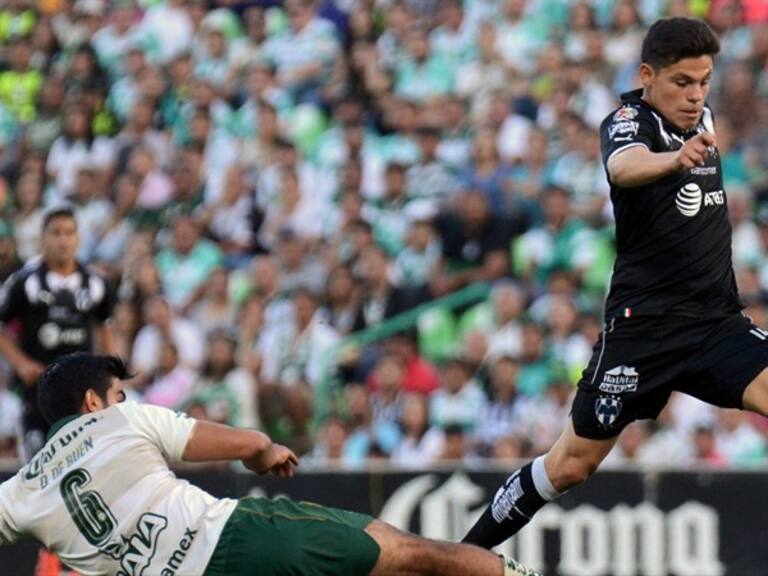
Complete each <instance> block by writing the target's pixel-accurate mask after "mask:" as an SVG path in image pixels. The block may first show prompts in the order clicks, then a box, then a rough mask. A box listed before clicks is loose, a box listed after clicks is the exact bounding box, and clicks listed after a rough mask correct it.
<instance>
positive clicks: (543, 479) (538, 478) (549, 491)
mask: <svg viewBox="0 0 768 576" xmlns="http://www.w3.org/2000/svg"><path fill="white" fill-rule="evenodd" d="M531 476H532V477H533V485H534V486H535V487H536V492H538V493H539V495H540V496H541V497H542V498H544V500H547V501H549V500H554V499H555V498H557V497H558V496H562V492H558V491H557V490H555V487H554V486H552V482H550V481H549V476H547V469H546V467H545V466H544V456H539V457H538V458H536V460H534V461H533V464H532V465H531Z"/></svg>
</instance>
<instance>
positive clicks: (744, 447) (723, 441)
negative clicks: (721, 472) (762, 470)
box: [716, 410, 766, 466]
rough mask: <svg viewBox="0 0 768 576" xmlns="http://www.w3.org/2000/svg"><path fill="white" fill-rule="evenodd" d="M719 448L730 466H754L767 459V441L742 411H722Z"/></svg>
mask: <svg viewBox="0 0 768 576" xmlns="http://www.w3.org/2000/svg"><path fill="white" fill-rule="evenodd" d="M719 423H720V426H719V427H718V429H717V432H716V436H717V448H718V450H719V452H720V453H721V454H722V455H723V457H724V458H725V460H726V461H727V462H728V464H731V465H735V466H744V465H749V466H753V465H755V464H757V463H759V462H761V461H762V460H763V459H764V458H765V450H766V445H765V439H764V438H763V437H762V436H761V434H760V433H759V432H758V431H757V430H755V428H754V426H753V425H752V424H751V422H750V419H749V418H747V416H746V414H745V413H744V412H742V411H740V410H721V411H720V413H719Z"/></svg>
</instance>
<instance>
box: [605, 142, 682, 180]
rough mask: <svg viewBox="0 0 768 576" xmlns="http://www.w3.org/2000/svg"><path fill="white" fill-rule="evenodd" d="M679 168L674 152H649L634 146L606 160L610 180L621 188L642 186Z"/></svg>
mask: <svg viewBox="0 0 768 576" xmlns="http://www.w3.org/2000/svg"><path fill="white" fill-rule="evenodd" d="M679 169H680V164H679V162H678V160H677V153H676V152H659V153H657V152H651V151H650V150H648V149H647V148H643V147H640V146H636V147H634V148H630V149H628V150H626V151H624V152H620V153H619V154H616V155H615V156H613V157H612V158H611V159H610V160H609V161H608V175H609V177H610V180H611V182H613V184H615V185H616V186H620V187H622V188H634V187H637V186H644V185H645V184H650V183H651V182H655V181H656V180H659V179H661V178H663V177H664V176H666V175H668V174H671V173H672V172H675V171H677V170H679Z"/></svg>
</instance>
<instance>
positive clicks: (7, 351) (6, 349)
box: [0, 206, 113, 458]
mask: <svg viewBox="0 0 768 576" xmlns="http://www.w3.org/2000/svg"><path fill="white" fill-rule="evenodd" d="M41 248H42V257H41V258H40V259H39V260H38V259H35V260H32V261H30V262H28V263H27V264H26V265H25V266H24V267H23V268H22V269H20V270H18V271H17V272H16V273H15V274H13V275H12V276H11V277H10V278H8V280H7V281H6V282H5V284H4V285H3V288H2V291H0V322H2V323H3V326H2V327H0V354H2V356H3V357H4V358H5V359H6V360H7V361H8V362H9V363H10V364H11V366H12V368H13V370H14V373H15V376H16V386H17V388H18V389H19V390H20V392H21V395H22V397H23V401H24V414H23V422H22V427H23V434H24V436H23V438H22V446H21V448H22V457H24V458H27V457H31V456H32V455H34V454H35V452H37V451H38V450H39V449H40V448H42V446H43V443H44V442H45V434H46V432H47V431H48V423H47V422H46V420H45V418H44V417H43V415H42V413H41V412H40V410H39V408H38V406H37V387H36V383H37V378H38V376H40V374H41V373H42V372H43V369H44V368H45V366H46V365H47V364H49V363H51V362H52V361H53V360H55V359H56V358H59V357H60V356H63V355H64V354H69V353H71V352H91V351H92V349H93V346H94V340H97V341H98V344H99V348H100V349H101V350H103V351H104V352H109V353H111V352H112V337H111V332H110V330H109V327H108V326H107V324H106V321H107V319H108V318H109V317H110V315H111V314H112V306H113V297H112V295H111V293H110V291H109V290H108V287H107V285H106V283H105V281H104V280H103V279H102V278H101V277H100V276H99V275H98V274H97V273H96V272H95V271H93V270H91V269H89V268H88V267H87V266H84V265H83V264H82V263H80V262H78V260H77V258H76V253H77V248H78V234H77V221H76V219H75V214H74V213H73V211H72V210H71V209H70V208H69V207H68V206H62V207H57V208H54V209H52V210H50V211H49V212H48V213H47V214H46V215H45V217H44V219H43V234H42V246H41Z"/></svg>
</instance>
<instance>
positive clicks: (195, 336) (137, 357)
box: [131, 296, 205, 379]
mask: <svg viewBox="0 0 768 576" xmlns="http://www.w3.org/2000/svg"><path fill="white" fill-rule="evenodd" d="M143 312H144V326H143V327H142V328H141V330H139V332H138V334H137V335H136V340H135V342H134V345H133V355H132V356H131V364H132V366H133V367H134V368H135V369H136V371H137V372H139V374H138V377H139V379H142V378H144V379H147V378H149V377H151V375H152V374H153V373H154V372H155V371H156V370H157V369H158V366H159V363H160V360H161V354H160V349H161V344H162V343H163V342H164V341H168V342H170V344H172V345H173V346H174V347H175V350H176V352H175V354H176V355H178V357H179V359H178V360H179V363H180V364H181V365H183V366H187V367H189V368H194V369H197V368H199V367H200V365H201V364H202V363H203V360H204V358H205V353H204V346H205V340H204V338H203V334H202V333H201V332H200V329H199V328H198V327H197V326H196V325H195V324H194V323H193V322H190V321H189V320H187V319H185V318H181V317H179V316H177V315H176V314H174V312H173V309H172V308H171V305H170V303H169V302H168V301H167V300H166V299H165V298H164V297H162V296H152V297H150V298H149V299H148V300H147V302H146V303H145V304H144V311H143ZM168 359H169V358H166V360H168ZM173 365H174V366H175V363H174V364H173Z"/></svg>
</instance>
